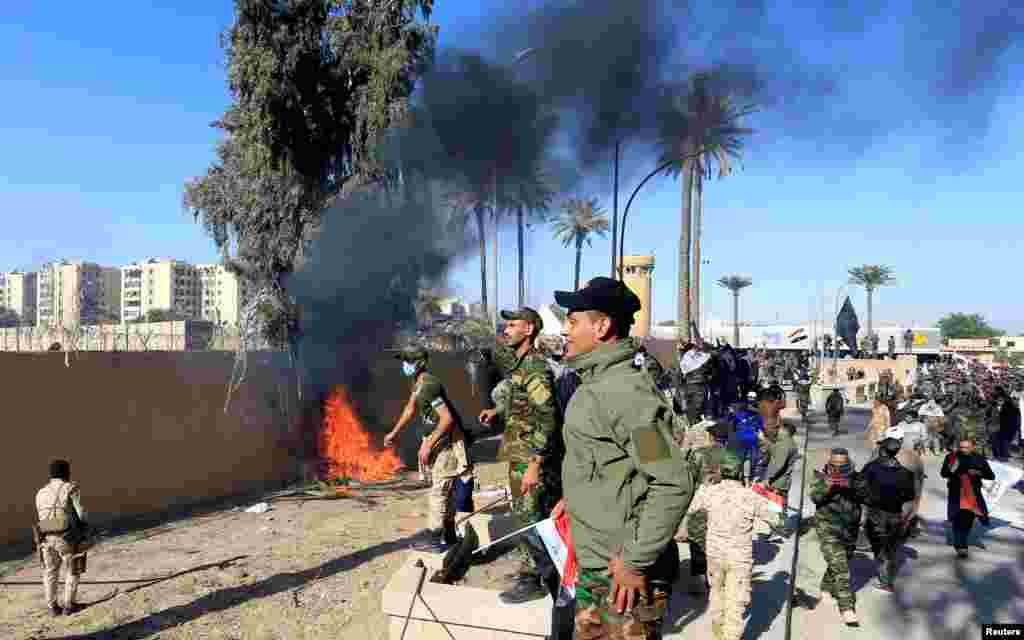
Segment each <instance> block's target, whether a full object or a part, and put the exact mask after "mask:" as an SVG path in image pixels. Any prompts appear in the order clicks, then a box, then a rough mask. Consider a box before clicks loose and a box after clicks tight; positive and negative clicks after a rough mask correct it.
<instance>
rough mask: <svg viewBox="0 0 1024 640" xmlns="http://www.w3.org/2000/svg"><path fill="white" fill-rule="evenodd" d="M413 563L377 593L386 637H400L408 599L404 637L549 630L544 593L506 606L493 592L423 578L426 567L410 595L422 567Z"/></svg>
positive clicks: (515, 638) (484, 639)
mask: <svg viewBox="0 0 1024 640" xmlns="http://www.w3.org/2000/svg"><path fill="white" fill-rule="evenodd" d="M414 562H415V559H409V560H408V561H407V562H406V564H405V565H404V566H402V568H401V569H399V570H398V571H397V572H395V575H394V576H392V578H391V581H390V582H388V584H387V586H386V587H385V588H384V593H383V594H382V596H381V608H382V610H383V611H384V614H385V615H386V616H387V617H388V627H389V638H390V640H399V638H400V637H401V634H402V627H403V626H404V625H405V618H406V615H407V614H408V613H409V605H410V604H412V605H413V606H412V614H411V616H410V618H409V627H408V629H407V630H406V632H405V638H406V639H407V640H435V639H437V640H451V639H452V638H455V640H506V639H508V640H527V639H530V640H542V639H543V638H545V637H546V636H547V635H548V634H549V633H550V632H551V606H552V602H551V598H550V597H547V598H544V599H543V600H535V601H534V602H529V603H526V604H521V605H515V606H507V605H503V604H501V601H499V600H498V592H497V591H492V590H490V589H476V588H473V587H460V586H455V585H445V584H435V583H432V582H428V580H429V579H430V573H431V570H430V568H428V569H427V576H426V578H425V579H424V581H423V586H422V588H421V589H420V592H419V595H418V596H416V585H417V583H418V582H419V577H420V573H421V571H422V569H420V568H419V567H415V566H413V563H414ZM414 597H415V604H413V599H414Z"/></svg>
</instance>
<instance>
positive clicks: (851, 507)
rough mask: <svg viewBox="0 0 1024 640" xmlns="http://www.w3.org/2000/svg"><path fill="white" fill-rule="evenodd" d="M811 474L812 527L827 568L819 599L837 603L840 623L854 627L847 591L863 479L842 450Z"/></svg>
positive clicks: (850, 594) (853, 604) (850, 595)
mask: <svg viewBox="0 0 1024 640" xmlns="http://www.w3.org/2000/svg"><path fill="white" fill-rule="evenodd" d="M814 475H815V478H814V484H813V485H812V486H811V501H812V502H814V505H815V507H817V510H816V512H815V515H814V528H815V532H816V533H817V534H818V544H819V545H820V546H821V555H822V557H824V558H825V563H826V564H827V565H828V568H827V569H825V575H824V576H822V578H821V599H822V602H827V601H834V602H835V603H836V604H838V605H839V613H840V615H841V616H842V618H843V622H845V623H846V624H848V625H850V626H853V625H856V624H858V620H857V614H856V611H855V607H856V604H857V601H856V598H855V597H854V594H853V592H852V591H851V590H850V559H851V558H852V557H853V552H854V548H855V546H856V544H857V534H858V529H859V528H860V517H861V503H862V502H863V493H862V491H863V489H862V487H861V483H862V480H861V477H860V474H858V473H857V471H856V469H854V467H853V463H852V462H851V461H850V452H849V451H847V450H846V449H843V448H835V449H832V452H831V456H830V457H829V461H828V464H827V465H825V468H824V469H822V470H821V471H815V472H814Z"/></svg>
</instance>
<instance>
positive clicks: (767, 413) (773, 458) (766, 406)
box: [757, 387, 800, 536]
mask: <svg viewBox="0 0 1024 640" xmlns="http://www.w3.org/2000/svg"><path fill="white" fill-rule="evenodd" d="M783 397H784V396H783V394H782V392H781V389H778V388H777V387H771V388H768V389H765V390H764V391H763V392H762V393H761V395H760V396H759V397H758V413H759V414H760V415H761V419H762V421H763V424H764V430H763V431H762V432H761V433H759V434H758V441H759V449H760V451H759V453H758V466H759V467H760V473H758V474H757V475H758V476H759V477H760V478H761V481H762V482H764V483H765V484H766V485H767V486H768V488H769V489H771V490H772V491H774V492H775V493H777V494H779V495H780V496H782V499H783V504H784V505H788V504H789V502H788V496H789V487H790V485H791V484H792V477H793V467H794V466H795V465H796V460H797V458H798V457H799V455H800V454H799V453H798V452H797V448H796V442H795V441H794V440H793V435H792V434H791V433H790V431H789V428H788V427H787V426H786V425H785V424H784V423H783V421H782V417H781V415H780V412H781V408H780V406H779V404H780V402H784V400H781V398H783ZM785 526H786V513H785V510H783V512H782V513H779V514H778V516H777V522H776V523H773V524H772V530H773V531H774V532H775V533H776V534H778V535H781V536H785V535H786V529H785Z"/></svg>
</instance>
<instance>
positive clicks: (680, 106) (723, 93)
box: [660, 72, 755, 340]
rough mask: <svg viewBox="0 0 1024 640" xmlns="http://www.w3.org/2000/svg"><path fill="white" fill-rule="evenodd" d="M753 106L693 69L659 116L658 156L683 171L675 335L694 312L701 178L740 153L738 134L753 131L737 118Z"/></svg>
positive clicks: (726, 168) (725, 168)
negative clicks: (681, 93)
mask: <svg viewBox="0 0 1024 640" xmlns="http://www.w3.org/2000/svg"><path fill="white" fill-rule="evenodd" d="M754 111H755V109H754V107H753V106H752V105H739V104H738V103H737V102H736V100H735V99H734V98H733V96H732V95H731V94H730V93H729V92H728V90H727V89H726V87H725V86H724V84H723V83H722V82H721V78H720V77H719V76H718V75H716V74H714V73H706V72H704V73H697V74H694V75H693V77H692V78H691V79H690V87H689V91H688V92H687V94H686V95H685V96H677V97H676V98H675V100H674V101H673V103H672V110H671V112H670V113H667V114H665V117H663V118H662V122H663V123H665V124H664V125H663V127H664V128H663V130H662V135H661V147H662V155H661V160H660V162H663V163H664V162H669V161H674V162H672V164H671V165H670V166H669V167H668V169H667V170H668V172H669V173H670V174H672V175H673V176H679V175H680V174H682V175H683V185H682V207H681V209H680V213H679V216H680V222H681V224H680V233H679V291H678V295H679V302H678V305H679V306H678V317H677V322H676V325H677V327H678V329H679V331H680V335H679V337H680V339H684V340H685V339H688V338H689V335H690V318H691V317H697V318H699V317H700V268H701V267H700V265H701V247H700V243H701V233H702V229H701V227H702V218H703V213H702V209H703V193H704V180H705V179H707V178H710V177H711V170H712V168H713V167H717V169H718V177H719V178H723V177H725V176H727V175H729V173H731V171H732V161H733V160H735V159H738V158H739V157H740V151H741V150H742V147H743V142H742V138H743V137H745V136H748V135H750V134H752V133H753V132H754V131H753V129H748V128H744V127H741V126H739V121H740V119H742V118H743V117H745V116H747V115H750V114H751V113H753V112H754ZM694 227H696V228H695V229H694ZM691 247H692V250H691ZM691 261H692V276H691ZM691 277H692V280H693V287H692V289H693V292H692V296H691V286H690V282H691ZM691 304H692V307H691Z"/></svg>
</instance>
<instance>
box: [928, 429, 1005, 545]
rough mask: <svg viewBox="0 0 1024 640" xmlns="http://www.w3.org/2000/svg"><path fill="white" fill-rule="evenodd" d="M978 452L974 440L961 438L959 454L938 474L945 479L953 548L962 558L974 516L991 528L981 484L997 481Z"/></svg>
mask: <svg viewBox="0 0 1024 640" xmlns="http://www.w3.org/2000/svg"><path fill="white" fill-rule="evenodd" d="M976 449H977V446H976V444H975V442H974V438H973V437H972V436H970V435H962V436H960V448H959V450H957V451H956V452H954V453H951V454H949V455H947V456H946V459H945V460H943V461H942V469H941V470H940V471H939V475H941V476H942V477H943V478H946V487H947V489H948V498H947V503H946V517H947V518H949V521H950V522H951V523H952V526H953V547H954V548H955V549H956V555H957V556H958V557H960V558H966V557H967V538H968V536H969V535H970V533H971V528H972V527H973V526H974V518H975V516H977V518H978V519H979V520H980V521H981V523H982V524H983V525H985V526H986V527H987V526H988V522H989V519H988V505H987V504H985V496H984V495H983V494H982V493H981V481H982V480H995V477H996V476H995V474H994V473H992V468H991V467H990V466H989V464H988V461H987V460H985V457H984V456H982V455H979V454H978V453H977V450H976Z"/></svg>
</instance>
